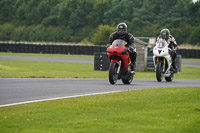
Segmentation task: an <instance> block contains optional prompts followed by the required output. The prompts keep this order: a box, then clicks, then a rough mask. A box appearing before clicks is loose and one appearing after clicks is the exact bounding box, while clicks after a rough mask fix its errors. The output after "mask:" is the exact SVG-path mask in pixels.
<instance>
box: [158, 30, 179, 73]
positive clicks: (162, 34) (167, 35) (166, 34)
mask: <svg viewBox="0 0 200 133" xmlns="http://www.w3.org/2000/svg"><path fill="white" fill-rule="evenodd" d="M159 38H163V39H165V40H166V41H167V43H168V44H169V46H168V47H169V48H171V49H172V51H171V52H170V55H171V57H172V66H173V69H174V72H177V66H176V60H175V59H176V55H177V53H176V50H177V48H178V46H177V43H176V40H175V38H174V37H173V36H172V35H171V34H170V31H169V30H168V29H166V28H165V29H162V30H161V32H160V36H159V37H158V38H157V40H159Z"/></svg>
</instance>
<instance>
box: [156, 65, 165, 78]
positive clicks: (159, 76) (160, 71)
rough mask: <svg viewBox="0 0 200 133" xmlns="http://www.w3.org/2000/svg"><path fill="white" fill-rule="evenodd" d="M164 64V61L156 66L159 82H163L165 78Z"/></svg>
mask: <svg viewBox="0 0 200 133" xmlns="http://www.w3.org/2000/svg"><path fill="white" fill-rule="evenodd" d="M163 75H164V74H163V65H162V62H158V64H157V66H156V79H157V81H158V82H161V81H162V79H163Z"/></svg>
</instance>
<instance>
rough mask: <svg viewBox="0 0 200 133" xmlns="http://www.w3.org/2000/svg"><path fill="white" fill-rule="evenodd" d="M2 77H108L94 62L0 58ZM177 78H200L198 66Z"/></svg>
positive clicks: (152, 74) (148, 75) (143, 74)
mask: <svg viewBox="0 0 200 133" xmlns="http://www.w3.org/2000/svg"><path fill="white" fill-rule="evenodd" d="M0 77H2V78H108V71H95V70H94V64H89V63H69V62H41V61H16V60H13V61H12V60H7V61H6V60H0ZM135 78H146V79H152V78H155V72H136V74H135ZM175 78H178V79H200V68H192V67H183V68H182V73H181V74H175Z"/></svg>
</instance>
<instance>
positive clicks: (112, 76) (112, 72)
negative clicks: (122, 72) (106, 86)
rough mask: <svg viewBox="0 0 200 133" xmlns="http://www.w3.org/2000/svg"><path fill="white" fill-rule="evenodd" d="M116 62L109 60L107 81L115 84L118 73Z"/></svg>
mask: <svg viewBox="0 0 200 133" xmlns="http://www.w3.org/2000/svg"><path fill="white" fill-rule="evenodd" d="M117 69H118V66H117V63H116V62H111V63H110V67H109V81H110V83H111V84H115V83H116V82H117V78H118V74H117Z"/></svg>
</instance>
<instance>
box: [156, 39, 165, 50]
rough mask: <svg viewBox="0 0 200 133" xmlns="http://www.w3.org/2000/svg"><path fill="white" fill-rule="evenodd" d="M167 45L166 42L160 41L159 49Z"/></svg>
mask: <svg viewBox="0 0 200 133" xmlns="http://www.w3.org/2000/svg"><path fill="white" fill-rule="evenodd" d="M166 45H167V42H166V40H164V39H160V40H159V42H158V43H157V47H158V48H164V47H165V46H166Z"/></svg>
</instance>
